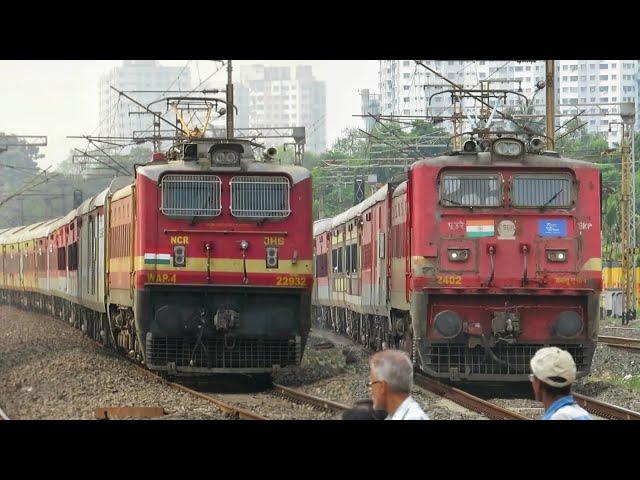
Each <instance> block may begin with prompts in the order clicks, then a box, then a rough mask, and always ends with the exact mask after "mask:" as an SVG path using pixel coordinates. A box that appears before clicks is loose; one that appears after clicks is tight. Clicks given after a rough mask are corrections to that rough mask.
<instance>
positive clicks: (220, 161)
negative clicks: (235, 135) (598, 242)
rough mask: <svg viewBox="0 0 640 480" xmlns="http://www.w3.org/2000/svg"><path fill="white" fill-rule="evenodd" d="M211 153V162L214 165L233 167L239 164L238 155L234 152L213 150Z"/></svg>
mask: <svg viewBox="0 0 640 480" xmlns="http://www.w3.org/2000/svg"><path fill="white" fill-rule="evenodd" d="M210 153H211V161H212V162H213V163H215V164H216V165H221V166H235V165H237V164H238V163H240V153H239V152H237V151H235V150H215V151H213V152H210Z"/></svg>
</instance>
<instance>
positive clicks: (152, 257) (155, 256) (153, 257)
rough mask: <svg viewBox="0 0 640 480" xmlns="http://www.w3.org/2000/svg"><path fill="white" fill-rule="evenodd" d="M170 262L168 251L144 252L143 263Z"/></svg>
mask: <svg viewBox="0 0 640 480" xmlns="http://www.w3.org/2000/svg"><path fill="white" fill-rule="evenodd" d="M170 263H171V254H169V253H145V254H144V264H145V265H169V264H170Z"/></svg>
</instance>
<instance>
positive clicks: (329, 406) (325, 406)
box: [273, 383, 351, 413]
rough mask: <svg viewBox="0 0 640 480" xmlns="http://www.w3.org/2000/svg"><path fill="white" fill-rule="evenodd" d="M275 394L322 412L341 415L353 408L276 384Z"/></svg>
mask: <svg viewBox="0 0 640 480" xmlns="http://www.w3.org/2000/svg"><path fill="white" fill-rule="evenodd" d="M273 393H274V394H276V395H280V396H283V397H285V398H288V399H289V400H291V401H294V402H298V403H304V404H307V405H311V406H313V407H315V408H320V409H322V410H330V411H333V412H338V413H341V412H344V411H346V410H349V409H350V408H351V407H349V406H348V405H344V404H342V403H338V402H334V401H332V400H327V399H324V398H320V397H316V396H314V395H309V394H308V393H304V392H301V391H299V390H294V389H292V388H289V387H285V386H283V385H278V384H275V383H274V384H273Z"/></svg>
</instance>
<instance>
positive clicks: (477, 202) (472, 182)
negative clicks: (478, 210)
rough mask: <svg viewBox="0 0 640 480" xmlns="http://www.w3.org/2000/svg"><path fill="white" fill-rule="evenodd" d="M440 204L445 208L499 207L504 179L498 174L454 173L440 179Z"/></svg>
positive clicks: (443, 175) (446, 174)
mask: <svg viewBox="0 0 640 480" xmlns="http://www.w3.org/2000/svg"><path fill="white" fill-rule="evenodd" d="M439 190H440V192H439V194H440V204H441V205H443V206H445V207H499V206H501V205H502V178H501V177H500V175H498V174H497V173H473V174H471V173H454V172H447V173H444V174H442V176H441V177H440V189H439Z"/></svg>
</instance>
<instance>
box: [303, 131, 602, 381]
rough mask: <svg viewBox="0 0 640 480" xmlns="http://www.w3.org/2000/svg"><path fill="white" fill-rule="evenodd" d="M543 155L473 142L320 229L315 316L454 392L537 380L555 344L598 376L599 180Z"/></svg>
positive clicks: (533, 149)
mask: <svg viewBox="0 0 640 480" xmlns="http://www.w3.org/2000/svg"><path fill="white" fill-rule="evenodd" d="M541 145H542V143H541V141H540V140H539V139H534V140H532V141H530V142H524V141H521V140H519V139H518V138H508V137H506V136H503V137H502V138H494V139H493V140H491V141H490V142H489V141H488V140H485V141H484V142H483V148H482V149H480V148H478V147H477V145H476V144H475V143H474V142H471V143H469V142H468V143H467V144H466V148H465V149H464V151H462V152H453V153H450V154H446V155H443V156H439V157H435V158H429V159H425V160H421V161H418V162H416V163H414V164H413V165H412V166H411V168H410V170H409V172H408V176H407V180H406V181H405V182H402V183H400V184H388V185H386V186H385V187H384V188H382V189H381V190H379V191H378V192H377V193H375V194H374V195H372V196H371V197H369V198H367V199H366V200H365V201H364V202H362V203H361V204H359V205H356V206H355V207H353V208H351V209H349V210H347V211H346V212H344V213H342V214H341V215H339V216H337V217H335V218H333V219H330V220H325V221H322V222H316V225H315V228H314V237H315V244H314V247H315V258H316V277H317V278H316V288H315V290H314V300H313V301H314V306H315V315H314V316H315V318H316V319H318V320H319V322H320V324H321V325H324V326H325V327H330V328H334V329H336V330H337V331H339V332H344V333H346V334H348V335H350V336H351V337H353V338H354V339H356V340H358V341H361V342H362V343H364V344H366V345H368V346H370V347H372V348H376V349H379V348H383V346H384V344H386V345H388V346H395V347H397V348H404V349H405V350H407V351H408V352H411V353H412V354H413V358H414V362H415V363H416V364H417V366H418V367H419V368H421V369H422V370H424V371H425V372H427V373H429V374H431V375H433V376H436V377H441V378H446V379H450V380H453V381H457V380H460V381H464V380H469V381H492V380H496V381H505V380H506V381H521V380H525V379H526V378H527V374H528V373H529V360H530V359H531V357H532V356H533V354H534V353H535V351H536V350H537V349H539V348H540V347H542V346H545V345H556V346H558V347H560V348H564V349H566V350H568V351H569V352H570V353H571V354H572V355H573V358H574V359H575V361H576V365H577V368H578V375H579V376H582V375H585V374H586V373H588V371H589V369H590V365H591V359H592V356H593V353H594V349H595V342H596V338H597V335H598V323H599V297H600V291H601V289H602V280H601V259H600V197H601V194H600V176H599V170H598V169H597V168H596V167H595V166H594V165H592V164H590V163H587V162H582V161H576V160H570V159H567V158H562V157H560V156H559V155H558V154H557V153H555V152H543V151H541ZM481 150H482V151H481ZM325 263H326V266H325ZM323 274H324V275H323Z"/></svg>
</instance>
